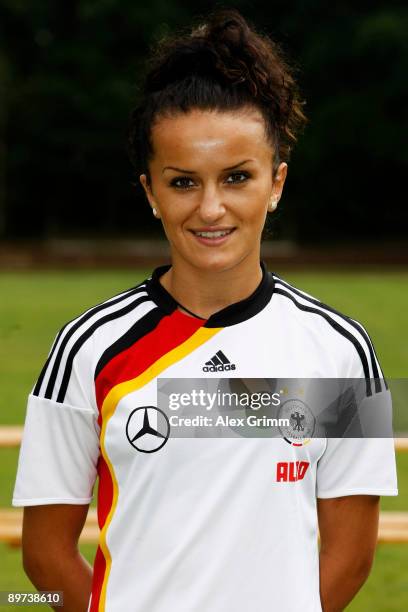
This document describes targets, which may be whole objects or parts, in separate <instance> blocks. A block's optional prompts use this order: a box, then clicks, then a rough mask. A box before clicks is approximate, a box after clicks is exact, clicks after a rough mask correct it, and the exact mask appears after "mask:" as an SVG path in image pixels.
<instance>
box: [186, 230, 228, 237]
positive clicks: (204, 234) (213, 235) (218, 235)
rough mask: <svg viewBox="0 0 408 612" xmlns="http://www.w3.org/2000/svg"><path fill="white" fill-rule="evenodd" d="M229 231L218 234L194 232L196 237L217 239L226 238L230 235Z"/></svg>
mask: <svg viewBox="0 0 408 612" xmlns="http://www.w3.org/2000/svg"><path fill="white" fill-rule="evenodd" d="M230 233H231V230H225V231H219V232H195V234H196V235H197V236H203V237H204V238H219V237H220V236H226V235H227V234H230Z"/></svg>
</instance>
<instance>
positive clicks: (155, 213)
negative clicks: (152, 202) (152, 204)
mask: <svg viewBox="0 0 408 612" xmlns="http://www.w3.org/2000/svg"><path fill="white" fill-rule="evenodd" d="M153 214H154V216H155V217H157V210H156V209H155V208H153Z"/></svg>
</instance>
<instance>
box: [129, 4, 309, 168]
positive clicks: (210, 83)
mask: <svg viewBox="0 0 408 612" xmlns="http://www.w3.org/2000/svg"><path fill="white" fill-rule="evenodd" d="M303 104H304V102H303V101H302V100H301V99H300V95H299V91H298V87H297V84H296V82H295V79H294V69H293V68H291V67H290V66H289V64H288V63H287V61H286V60H285V58H284V55H283V52H282V51H281V49H280V47H279V46H278V45H277V43H275V42H274V41H272V40H271V39H270V38H269V37H268V36H266V35H263V34H260V33H258V32H256V30H255V29H254V28H253V27H252V26H250V25H249V24H248V23H247V21H246V20H245V19H244V18H243V17H242V15H241V14H240V13H239V12H238V11H236V10H235V9H219V10H217V11H215V12H214V13H212V14H211V15H209V16H208V17H207V18H206V19H205V20H204V22H201V23H199V24H198V25H197V26H195V27H193V29H192V30H191V31H188V32H187V33H180V34H176V35H173V36H168V37H166V38H164V39H161V40H160V41H159V42H158V43H156V44H155V45H154V46H153V48H152V52H151V55H150V58H149V60H148V63H147V73H146V75H145V81H144V87H143V89H142V99H141V100H140V102H139V105H138V106H137V108H135V109H134V110H133V111H132V112H131V114H130V125H129V132H128V151H129V156H130V159H131V161H132V163H133V164H134V166H135V168H136V171H137V172H138V173H145V174H146V175H147V178H148V180H150V177H149V172H148V162H149V160H150V159H151V157H152V155H153V147H152V140H151V129H152V126H153V124H154V122H155V120H156V119H157V118H158V117H159V116H167V115H173V114H175V113H176V114H177V113H180V112H188V111H189V110H190V109H193V108H199V109H202V110H220V111H228V110H236V109H239V108H242V107H245V106H255V107H256V108H258V109H259V110H260V111H261V113H262V115H263V117H264V119H265V126H266V132H267V137H268V139H269V140H270V142H271V144H272V146H273V147H274V151H275V155H274V173H275V172H276V170H277V168H278V166H279V164H280V162H282V161H288V160H289V157H290V152H291V149H292V146H293V144H294V143H295V142H296V140H297V134H298V133H299V131H300V130H301V129H302V128H303V127H304V125H305V123H306V121H307V119H306V117H305V115H304V114H303V110H302V106H303Z"/></svg>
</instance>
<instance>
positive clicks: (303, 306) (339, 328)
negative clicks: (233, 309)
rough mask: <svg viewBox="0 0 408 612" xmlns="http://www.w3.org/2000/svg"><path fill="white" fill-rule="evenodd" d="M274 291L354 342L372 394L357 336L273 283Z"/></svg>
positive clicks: (365, 361)
mask: <svg viewBox="0 0 408 612" xmlns="http://www.w3.org/2000/svg"><path fill="white" fill-rule="evenodd" d="M275 293H279V294H280V295H283V296H285V297H287V298H289V299H290V300H291V301H292V302H293V303H294V304H295V305H296V306H297V308H299V309H300V310H304V311H305V312H312V313H314V314H317V315H319V316H321V317H323V319H325V320H326V321H327V322H328V323H329V325H331V327H333V329H335V330H336V331H338V332H339V333H340V334H341V335H342V336H344V337H345V338H347V339H348V340H350V342H352V344H354V346H355V348H356V351H357V353H358V354H359V356H360V359H361V363H362V365H363V370H364V378H365V379H366V392H367V395H372V391H371V382H370V370H369V367H368V360H367V356H366V354H365V352H364V349H363V347H362V346H361V344H360V342H359V341H358V340H357V338H356V337H355V336H353V334H351V333H350V332H349V331H347V330H346V329H344V328H343V327H342V326H341V325H340V324H339V323H337V321H335V320H334V319H332V318H331V317H330V316H329V315H328V314H327V313H326V312H323V311H322V310H318V309H317V308H312V307H311V306H306V304H301V303H300V302H298V301H297V300H296V299H295V297H294V296H293V295H291V294H290V293H287V292H286V291H284V290H283V289H280V288H279V287H276V285H275ZM379 390H380V391H381V387H380V389H379Z"/></svg>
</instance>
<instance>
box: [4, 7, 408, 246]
mask: <svg viewBox="0 0 408 612" xmlns="http://www.w3.org/2000/svg"><path fill="white" fill-rule="evenodd" d="M215 6H218V3H214V2H204V1H200V0H197V1H196V2H195V3H194V4H193V3H187V2H182V1H176V0H151V2H149V3H148V4H143V3H138V2H134V1H131V0H121V1H120V2H119V0H64V2H59V3H55V2H51V1H50V0H36V2H35V3H27V2H25V1H24V0H0V36H1V40H2V43H1V44H2V48H1V50H0V94H1V95H2V98H1V102H0V166H1V170H0V219H1V218H2V219H3V221H2V222H1V221H0V231H1V232H2V235H3V236H4V237H10V238H12V237H18V238H20V237H45V236H64V235H77V236H78V235H85V236H92V235H95V236H102V235H132V234H133V235H134V234H136V233H137V231H144V232H145V231H158V230H157V227H158V226H157V225H156V226H154V225H152V223H151V215H150V212H149V209H148V207H147V205H146V203H145V201H144V198H143V196H142V193H141V191H140V190H136V191H135V189H134V187H132V184H131V183H132V182H133V181H134V178H135V177H133V175H132V170H131V167H130V164H129V162H128V160H127V154H126V127H127V120H128V115H129V112H130V109H131V107H132V105H133V103H134V101H135V100H136V99H137V82H138V78H139V77H140V75H141V73H142V71H143V67H144V61H145V58H146V53H147V49H148V46H149V43H150V42H152V41H153V40H155V39H156V38H157V37H160V36H162V35H163V34H165V33H166V32H167V31H172V30H173V29H175V28H177V27H179V26H184V25H187V24H188V23H190V21H191V19H192V18H193V17H194V16H197V15H199V14H203V15H205V14H206V13H207V12H208V11H209V10H211V9H212V8H213V7H215ZM223 6H234V7H235V8H237V9H238V10H241V11H242V13H243V14H244V16H245V17H247V18H248V19H250V20H252V21H253V22H254V23H255V24H256V25H257V26H258V27H259V28H260V29H261V30H262V31H265V32H268V33H270V34H272V36H274V37H275V38H276V39H277V40H278V41H280V42H281V44H282V46H283V48H284V49H285V50H286V52H287V54H288V55H289V58H290V59H291V60H292V61H295V62H296V64H297V65H298V67H299V80H300V84H301V88H302V90H303V92H304V94H305V97H306V99H307V101H308V104H307V107H306V111H307V113H308V115H309V117H310V125H309V126H308V128H307V130H306V132H305V134H304V136H303V137H302V138H301V140H300V142H299V146H298V148H297V149H296V151H295V152H294V155H293V160H292V162H291V164H290V171H289V177H288V183H287V187H286V188H285V196H284V200H283V202H282V206H281V208H280V212H279V215H278V216H277V220H276V222H275V224H274V226H275V234H276V235H277V236H281V237H292V238H294V239H296V240H299V241H303V242H311V241H313V242H328V241H332V240H335V239H337V240H351V239H356V238H359V239H361V238H367V239H369V238H370V237H372V236H374V237H375V239H378V238H379V237H383V238H398V237H400V238H402V237H403V236H404V232H405V229H404V224H405V227H406V222H407V220H408V219H407V212H406V207H405V206H403V205H402V180H403V177H405V173H406V164H407V149H406V147H405V142H404V141H403V139H404V137H405V134H404V131H405V132H406V130H404V128H406V123H407V104H406V102H407V86H406V78H405V75H406V72H407V64H408V53H407V45H408V43H407V41H408V38H407V36H406V32H407V25H408V11H407V8H406V7H405V5H404V4H403V3H402V2H401V3H399V2H388V3H387V2H385V1H379V0H371V1H370V2H368V1H365V0H361V1H360V2H359V3H357V5H356V3H352V2H351V1H346V0H341V1H340V2H336V3H334V4H327V3H323V2H322V1H321V0H320V1H315V2H311V0H293V2H291V3H290V5H288V3H287V2H284V1H283V0H276V1H275V2H274V3H269V4H266V3H265V2H263V1H262V2H261V1H260V0H252V1H248V0H241V1H239V0H237V1H236V2H231V3H229V2H224V3H223ZM4 92H6V95H3V94H4ZM6 152H7V159H5V158H6ZM333 221H334V223H333ZM155 228H156V229H155Z"/></svg>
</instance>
